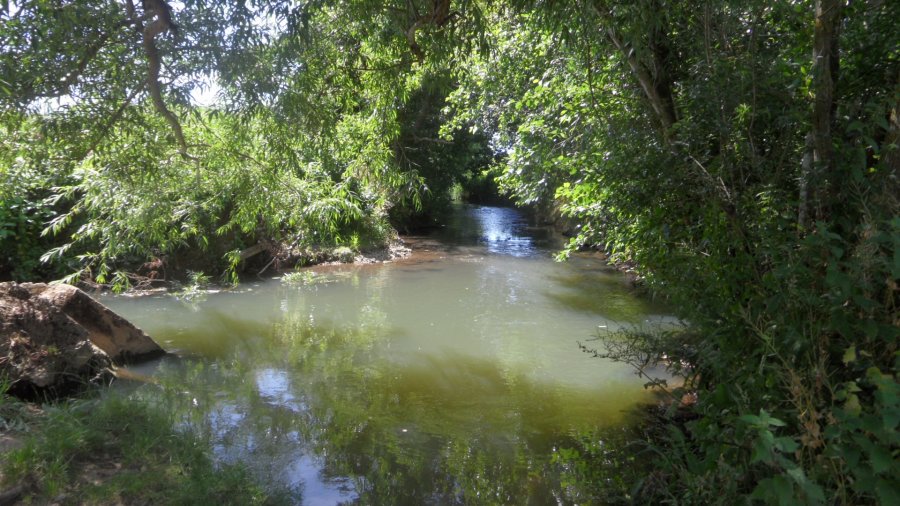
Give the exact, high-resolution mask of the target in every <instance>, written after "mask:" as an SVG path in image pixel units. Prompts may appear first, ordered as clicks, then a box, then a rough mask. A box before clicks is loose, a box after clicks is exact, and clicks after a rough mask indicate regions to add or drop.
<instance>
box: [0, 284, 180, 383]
mask: <svg viewBox="0 0 900 506" xmlns="http://www.w3.org/2000/svg"><path fill="white" fill-rule="evenodd" d="M164 353H165V352H164V351H163V350H162V349H161V348H160V347H159V346H158V345H157V344H156V343H155V342H153V340H152V339H150V337H149V336H147V335H146V334H144V333H143V332H142V331H141V330H140V329H138V328H137V327H134V326H133V325H131V324H130V323H128V322H127V321H125V320H124V319H123V318H122V317H120V316H118V315H116V314H115V313H113V312H112V311H110V310H109V309H108V308H106V307H105V306H104V305H102V304H100V303H99V302H96V301H95V300H93V299H91V298H90V296H88V295H87V294H86V293H84V292H82V291H81V290H78V289H77V288H74V287H71V286H67V285H55V286H49V285H46V284H37V283H23V284H21V285H20V284H17V283H0V378H3V377H5V378H6V380H7V381H9V382H10V387H9V392H10V393H12V394H14V395H18V396H20V397H30V398H33V397H36V396H40V395H50V396H53V395H64V394H66V393H68V392H70V391H73V390H76V389H78V388H80V387H82V386H84V385H85V384H86V383H90V382H100V381H105V380H108V379H109V378H111V377H112V374H111V366H112V364H113V363H114V362H116V363H123V362H125V361H133V360H138V359H146V358H151V357H154V356H159V355H162V354H164Z"/></svg>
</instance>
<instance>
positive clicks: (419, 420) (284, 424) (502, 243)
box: [104, 207, 662, 504]
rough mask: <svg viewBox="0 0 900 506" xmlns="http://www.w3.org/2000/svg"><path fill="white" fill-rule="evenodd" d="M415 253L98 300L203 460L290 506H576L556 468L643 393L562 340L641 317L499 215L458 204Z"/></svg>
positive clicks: (645, 310) (590, 268)
mask: <svg viewBox="0 0 900 506" xmlns="http://www.w3.org/2000/svg"><path fill="white" fill-rule="evenodd" d="M414 245H415V246H416V248H417V249H416V253H415V254H414V255H413V256H412V257H411V258H410V259H408V260H404V261H399V262H395V263H390V264H375V265H357V266H320V267H317V268H314V269H313V271H314V272H315V273H316V274H315V276H314V277H312V279H311V282H308V283H299V284H287V283H284V282H282V281H280V280H266V281H261V282H259V283H248V284H245V285H242V287H241V289H240V290H239V291H237V292H224V293H218V294H211V295H208V296H206V297H205V298H204V299H203V300H199V301H194V302H185V301H181V300H178V299H176V298H173V297H171V296H165V297H151V298H147V297H145V298H138V299H129V298H124V297H118V298H108V299H106V300H105V301H104V302H106V303H107V304H108V305H109V306H111V307H112V308H113V309H114V310H115V311H118V312H119V313H121V314H122V315H124V316H125V317H126V318H128V319H130V320H131V321H133V322H134V323H136V324H137V325H139V326H140V327H142V328H143V329H144V330H146V331H147V332H148V333H149V334H150V335H151V336H153V337H154V338H155V339H156V340H157V341H158V342H160V343H161V344H162V345H163V346H164V347H165V348H167V349H169V350H173V351H176V352H177V355H178V356H179V357H180V358H171V357H170V358H167V359H164V360H163V361H161V362H159V363H154V364H148V365H146V366H144V368H143V369H142V372H145V373H149V374H154V375H157V376H158V377H160V378H162V380H163V381H165V382H169V383H174V384H176V386H177V390H179V391H180V392H181V395H183V396H186V397H187V398H189V405H190V406H191V408H190V410H191V413H190V414H191V416H192V417H193V419H194V420H195V421H196V423H202V424H206V426H208V427H209V428H210V429H211V430H212V433H213V434H214V435H215V448H214V451H215V453H216V455H217V456H218V457H219V458H220V459H222V460H225V461H242V462H245V463H247V464H249V465H250V466H251V467H252V468H253V469H255V470H256V471H257V472H258V473H260V475H261V476H264V477H266V478H267V479H271V480H273V481H274V482H277V483H281V484H284V485H288V486H290V487H292V488H294V489H296V490H297V491H298V496H297V498H298V501H302V502H303V503H304V504H336V503H341V502H344V503H359V504H454V503H476V504H487V503H501V504H547V503H557V502H560V503H568V502H571V501H573V500H584V496H583V493H581V492H578V491H577V490H576V488H577V487H573V485H572V484H571V483H570V482H571V480H572V479H573V478H572V471H571V469H569V468H568V467H566V465H565V462H564V460H565V459H561V458H560V456H559V455H558V453H559V452H560V451H561V449H564V448H568V447H577V446H578V445H579V444H582V445H583V444H584V441H586V440H589V439H590V437H589V436H586V435H591V434H593V435H594V436H592V437H594V438H595V439H596V438H597V437H600V436H596V435H597V434H613V433H615V432H616V431H617V430H618V429H619V428H621V427H625V426H627V425H628V424H629V420H628V419H627V416H626V415H625V411H626V410H627V409H628V408H629V407H631V406H633V405H634V404H635V403H637V402H640V401H642V400H646V399H648V396H649V395H650V394H648V393H647V392H646V391H645V390H644V389H643V388H642V381H641V380H640V379H639V378H637V377H636V376H635V375H634V374H633V372H632V371H631V370H630V369H629V368H628V367H627V366H624V365H621V364H615V363H609V362H605V361H602V360H599V359H596V358H591V357H590V356H588V355H586V354H584V353H582V352H581V351H580V350H579V348H578V346H577V342H578V341H583V340H585V339H590V338H591V337H593V336H595V335H596V333H597V331H598V328H602V327H606V328H616V327H618V326H621V325H632V324H640V323H642V322H644V321H647V320H654V321H657V320H659V319H660V318H662V317H661V316H659V313H660V311H659V310H657V309H654V308H653V307H651V306H649V305H648V304H647V302H646V301H642V300H640V299H638V298H636V297H634V296H633V295H632V294H631V293H630V292H629V290H628V289H627V287H626V286H625V284H624V282H623V279H622V278H621V277H620V275H619V274H617V273H615V272H613V271H611V270H610V269H608V268H606V267H605V266H604V265H603V263H602V262H600V261H599V260H597V259H596V258H593V257H580V258H574V259H573V260H571V261H570V262H568V263H556V262H554V261H553V260H552V254H553V252H554V251H555V248H558V247H559V243H558V242H556V241H555V240H554V238H553V237H551V236H549V235H548V234H547V233H546V231H542V230H539V229H531V228H529V227H528V226H527V222H526V220H524V219H523V218H522V217H521V216H520V215H519V214H518V213H517V212H516V211H515V210H511V209H503V208H490V207H464V208H461V209H460V212H459V213H458V214H457V216H456V217H455V219H454V220H453V222H452V223H450V224H449V226H448V227H447V228H446V229H445V230H443V231H442V232H441V233H439V234H436V235H435V236H433V237H431V238H428V239H418V240H416V241H414ZM143 388H148V389H151V388H154V387H153V386H147V387H143ZM589 444H593V443H589ZM567 473H568V474H567ZM579 494H581V495H579Z"/></svg>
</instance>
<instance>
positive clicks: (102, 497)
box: [0, 389, 293, 505]
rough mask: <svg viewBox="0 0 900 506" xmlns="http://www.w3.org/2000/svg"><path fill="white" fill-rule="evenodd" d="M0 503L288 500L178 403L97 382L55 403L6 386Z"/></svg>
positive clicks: (0, 401) (0, 412)
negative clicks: (32, 399)
mask: <svg viewBox="0 0 900 506" xmlns="http://www.w3.org/2000/svg"><path fill="white" fill-rule="evenodd" d="M0 427H2V429H3V438H2V446H0V457H2V461H0V504H2V505H7V504H58V505H64V504H209V503H211V502H212V503H221V504H258V505H262V504H291V503H292V502H293V501H292V497H291V494H289V493H288V491H286V490H280V489H271V488H269V487H267V486H264V485H263V484H261V483H260V482H258V481H257V480H256V478H254V477H253V476H252V475H251V474H250V473H249V472H248V470H247V469H246V468H244V467H242V466H240V465H234V464H223V463H214V462H213V460H212V458H211V457H210V455H209V441H208V437H207V436H206V435H204V434H202V433H200V432H198V431H196V430H194V429H189V428H188V427H187V426H186V425H185V424H183V423H178V420H177V416H176V415H175V413H174V411H173V410H171V408H169V407H167V406H166V405H163V404H160V403H156V404H153V403H148V402H146V401H144V400H141V399H138V398H136V397H129V396H128V395H126V394H123V393H121V392H112V391H106V390H99V389H98V390H94V391H91V392H89V393H87V394H85V395H82V396H80V397H79V398H77V399H69V400H62V401H59V402H56V403H51V404H42V405H38V404H33V403H24V402H21V401H18V400H16V399H14V398H11V397H8V396H7V395H6V394H5V393H0Z"/></svg>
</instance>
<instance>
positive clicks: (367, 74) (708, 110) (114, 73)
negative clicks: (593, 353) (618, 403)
mask: <svg viewBox="0 0 900 506" xmlns="http://www.w3.org/2000/svg"><path fill="white" fill-rule="evenodd" d="M6 5H7V7H5V10H4V11H3V12H2V14H0V20H2V25H0V46H2V48H3V51H2V54H0V114H2V116H0V130H2V137H0V170H2V173H0V174H2V178H0V271H3V273H4V275H5V276H7V277H13V278H16V279H27V278H31V277H35V276H56V275H61V274H66V273H73V272H74V273H76V274H78V275H81V276H85V275H88V276H91V277H92V278H94V279H95V280H97V281H99V282H111V281H113V280H114V279H117V280H118V282H119V283H120V284H124V283H126V282H127V281H128V280H129V276H132V274H129V272H130V270H132V269H134V268H135V266H136V265H140V264H141V263H144V262H149V261H153V260H155V259H159V258H163V257H167V256H171V257H173V258H174V257H181V258H184V257H185V256H189V255H201V254H202V256H204V260H203V261H204V262H207V265H209V264H208V262H209V261H210V260H209V259H210V258H213V259H219V261H220V262H221V265H220V266H219V267H218V270H219V271H220V272H221V271H227V272H230V273H232V274H231V275H233V274H234V273H235V272H236V271H237V270H238V269H239V267H240V261H241V258H240V252H241V251H242V250H244V249H245V248H248V247H250V246H252V245H254V244H257V243H260V242H266V243H267V244H295V245H322V244H327V245H350V246H352V247H357V248H358V247H363V246H365V245H367V244H376V243H379V242H383V241H385V240H386V239H387V238H388V237H389V236H390V234H391V228H390V221H389V220H390V219H393V220H395V221H394V225H396V226H404V225H405V224H409V223H414V222H415V220H416V219H418V218H416V217H415V215H417V214H420V213H423V212H426V211H429V210H431V209H436V208H438V207H440V202H441V201H442V199H445V198H446V196H447V195H448V192H449V191H450V190H451V188H453V187H454V186H455V185H460V184H471V185H472V186H473V187H474V186H475V185H476V184H480V183H481V182H482V181H481V178H483V175H482V174H481V173H480V172H481V171H484V172H485V173H488V174H496V175H498V182H499V184H500V186H501V187H502V188H503V189H505V190H506V191H507V192H508V193H509V194H510V195H511V196H512V197H513V198H514V199H515V200H516V201H518V202H519V203H522V204H529V205H532V206H534V207H536V208H539V209H542V210H543V212H545V213H554V212H561V213H564V214H565V215H567V216H568V217H570V219H571V220H573V222H574V223H576V224H577V225H578V234H577V236H576V237H574V239H573V242H572V248H577V247H581V246H599V247H602V248H604V249H606V250H607V251H608V252H609V253H610V254H611V255H612V258H613V259H614V260H621V261H629V262H633V264H634V265H635V266H636V269H637V270H638V271H639V272H640V273H641V274H642V275H643V276H644V279H645V280H646V282H647V284H648V286H649V287H650V288H651V289H652V290H653V292H654V293H656V294H658V295H659V296H663V297H667V298H668V299H669V300H671V301H672V305H673V307H676V308H678V310H679V312H680V314H679V316H681V317H682V318H683V319H684V321H685V322H687V325H686V327H685V329H683V330H680V331H677V332H672V331H668V332H665V333H646V334H645V335H640V336H638V337H635V336H631V337H629V339H628V340H627V346H619V345H616V343H621V341H617V340H616V339H620V338H613V339H612V341H611V343H613V346H611V347H610V348H609V349H608V350H606V351H604V350H603V349H601V350H599V352H600V353H609V354H613V355H615V356H616V357H617V358H620V359H623V360H629V361H632V362H635V363H643V362H645V361H652V360H662V359H664V360H665V361H666V363H668V364H670V367H671V368H672V369H673V370H674V371H675V372H678V373H680V374H682V375H684V376H685V377H686V379H687V381H686V385H685V388H687V389H690V390H694V391H696V392H697V399H698V402H697V404H696V405H694V406H692V407H691V408H690V409H691V410H693V412H694V413H695V414H696V416H697V417H696V419H694V420H692V421H690V422H688V423H686V424H683V425H678V426H676V425H672V427H671V431H670V432H669V433H667V434H666V435H665V436H664V437H662V438H661V440H660V441H659V442H658V444H659V445H661V446H662V448H663V449H662V451H661V454H662V455H663V456H664V458H660V459H658V461H657V462H658V466H659V468H658V470H657V471H656V472H655V473H653V474H652V475H650V476H648V477H647V478H646V479H645V480H643V482H642V486H641V487H640V495H639V497H641V498H642V500H646V501H647V502H660V501H668V502H672V503H697V504H707V503H720V502H727V501H730V500H732V499H733V498H744V500H747V499H748V498H755V499H758V500H762V501H766V502H772V503H782V504H789V503H790V504H792V503H797V502H806V503H823V502H828V503H844V504H859V503H876V502H880V503H883V504H896V503H898V502H900V498H898V497H900V483H898V475H900V472H898V470H900V466H898V452H900V448H898V445H900V441H898V435H897V434H898V432H897V426H898V423H900V392H898V386H897V380H896V374H897V369H898V365H900V356H898V354H897V337H898V333H900V331H898V327H900V317H898V314H900V313H898V310H897V291H898V288H897V286H898V285H897V284H898V280H900V212H898V211H900V203H898V198H900V182H898V179H897V178H898V173H897V172H898V166H900V152H898V138H900V137H898V135H900V62H898V58H900V44H898V42H900V41H898V36H897V30H896V20H897V19H900V3H898V2H890V1H882V0H867V1H860V2H849V3H848V2H844V1H838V0H814V1H787V0H784V1H761V0H751V1H749V2H736V1H729V0H720V1H716V2H704V3H702V4H693V3H692V4H688V3H682V4H674V3H671V2H664V1H663V0H639V1H636V2H614V1H606V0H593V1H587V0H584V1H579V0H572V1H549V2H529V1H524V0H519V1H510V2H480V1H476V0H461V1H450V0H417V1H404V2H400V1H399V0H397V1H392V0H385V1H382V2H375V1H372V0H344V1H337V0H336V1H332V2H320V1H313V2H307V3H302V4H298V5H294V4H293V3H291V2H280V1H277V0H273V1H263V0H258V1H254V2H249V3H245V2H206V1H202V0H197V1H186V2H183V3H180V4H177V5H176V3H175V2H173V3H172V4H171V6H170V5H169V4H167V3H166V2H164V1H162V0H154V1H149V0H145V1H144V2H142V3H140V4H139V5H137V4H135V3H134V2H132V1H130V0H128V1H125V2H113V1H106V2H86V1H72V2H62V1H54V2H46V1H33V2H14V3H12V4H6ZM172 7H177V8H176V9H174V10H173V9H172ZM201 83H205V85H206V86H209V85H210V83H216V85H217V86H218V89H219V90H220V91H219V93H218V98H219V99H218V101H217V102H216V103H215V104H214V105H208V106H200V105H198V104H196V103H195V101H194V100H193V99H192V93H196V92H197V89H198V87H199V86H201ZM198 251H199V252H200V253H198Z"/></svg>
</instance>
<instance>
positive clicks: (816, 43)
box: [798, 0, 844, 229]
mask: <svg viewBox="0 0 900 506" xmlns="http://www.w3.org/2000/svg"><path fill="white" fill-rule="evenodd" d="M843 14H844V0H816V20H815V23H816V24H815V32H814V36H813V64H812V77H813V81H812V82H813V84H812V89H813V93H814V94H815V99H814V101H813V112H812V121H811V128H810V135H809V137H808V138H807V155H806V157H805V163H803V164H802V167H801V171H802V173H801V176H800V209H799V212H798V224H799V226H800V228H801V229H803V228H805V227H806V224H807V223H806V222H807V220H808V217H810V216H811V217H812V218H813V219H822V218H825V217H827V215H828V195H829V191H828V184H829V181H830V180H831V179H833V178H834V175H835V174H834V170H835V159H834V158H835V157H834V146H833V140H832V135H831V127H832V125H833V124H834V117H835V112H836V109H837V102H836V101H835V90H836V87H837V80H838V72H839V70H840V54H839V46H838V41H839V38H840V26H841V21H842V19H843Z"/></svg>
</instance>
